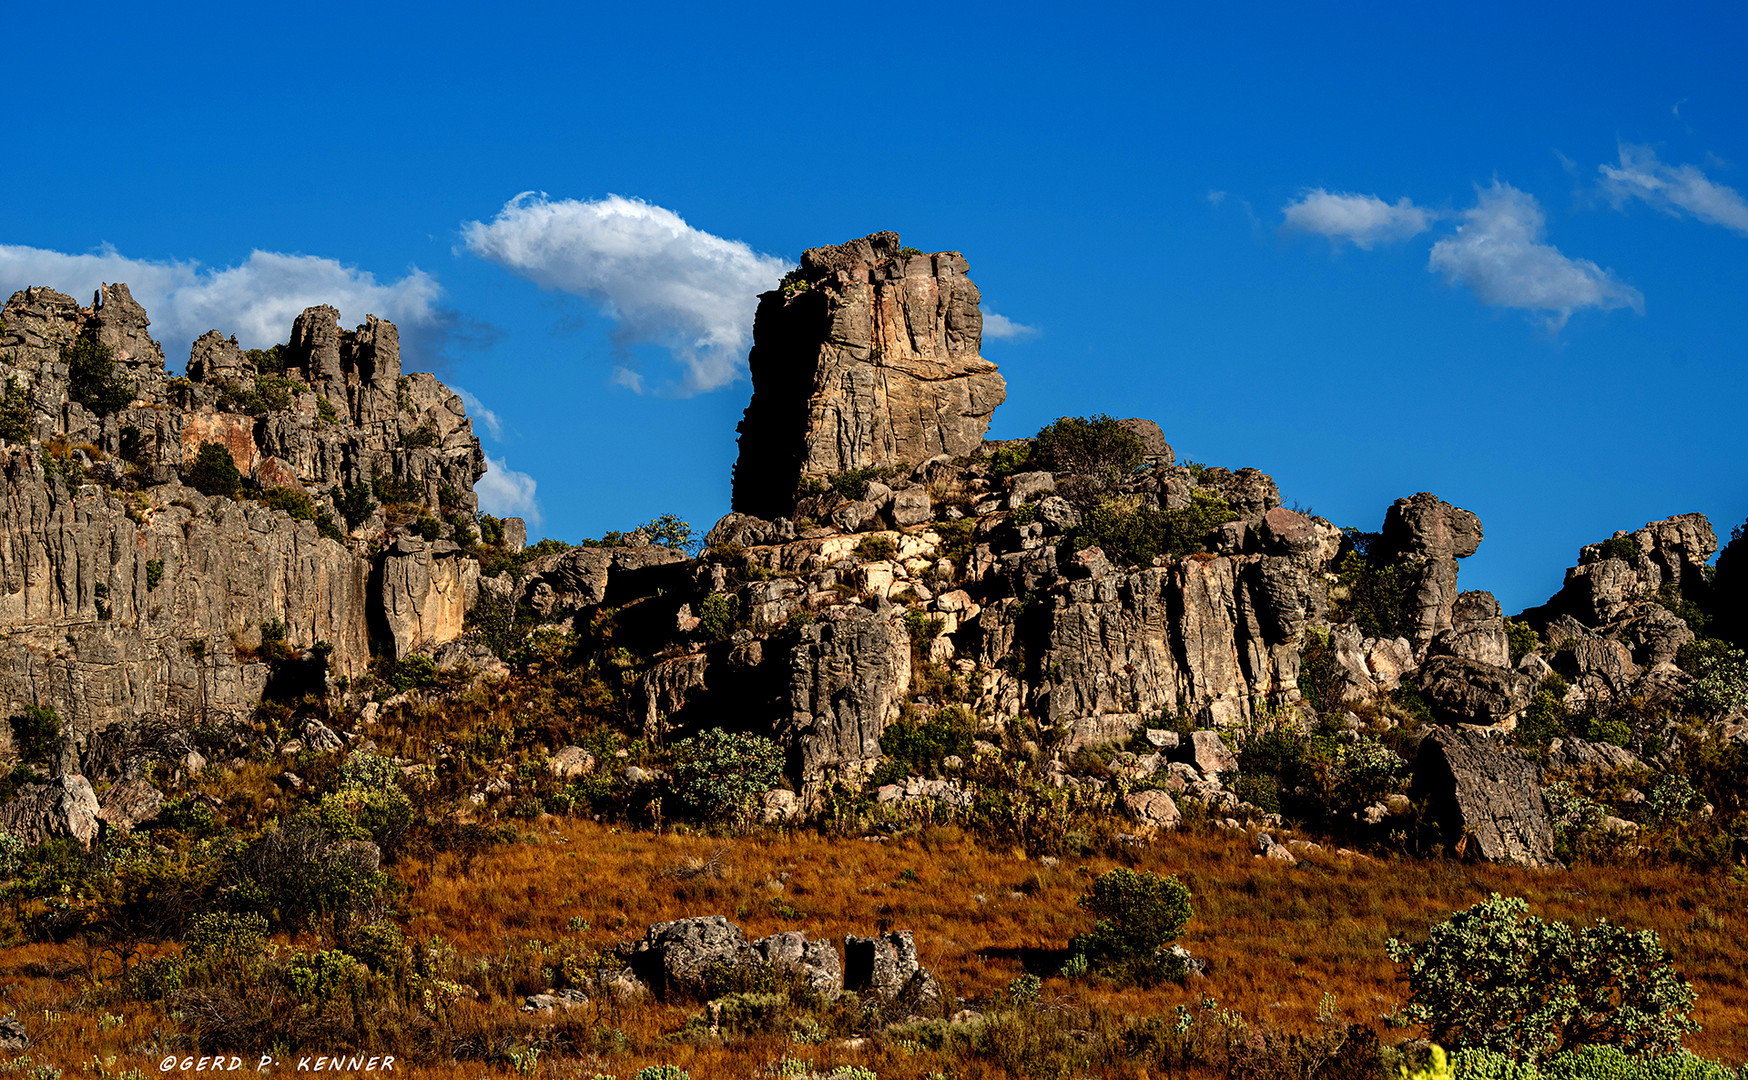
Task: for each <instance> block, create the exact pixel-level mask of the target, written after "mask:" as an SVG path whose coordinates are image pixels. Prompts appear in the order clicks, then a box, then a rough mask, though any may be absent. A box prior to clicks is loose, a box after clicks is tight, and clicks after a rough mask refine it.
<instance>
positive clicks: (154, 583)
mask: <svg viewBox="0 0 1748 1080" xmlns="http://www.w3.org/2000/svg"><path fill="white" fill-rule="evenodd" d="M163 580H164V560H163V559H147V560H146V591H147V592H151V591H153V590H155V589H156V588H157V587H158V583H159V582H161V581H163Z"/></svg>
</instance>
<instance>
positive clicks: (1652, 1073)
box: [1416, 1046, 1743, 1080]
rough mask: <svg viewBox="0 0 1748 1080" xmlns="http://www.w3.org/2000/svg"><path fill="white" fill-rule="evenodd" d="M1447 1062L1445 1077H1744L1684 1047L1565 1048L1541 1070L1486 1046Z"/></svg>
mask: <svg viewBox="0 0 1748 1080" xmlns="http://www.w3.org/2000/svg"><path fill="white" fill-rule="evenodd" d="M1435 1049H1436V1047H1435ZM1451 1065H1452V1067H1453V1069H1454V1073H1453V1072H1447V1073H1446V1074H1445V1075H1446V1076H1447V1077H1449V1076H1452V1075H1454V1076H1455V1080H1743V1078H1742V1077H1741V1075H1740V1074H1739V1073H1738V1072H1737V1071H1736V1070H1734V1069H1731V1068H1729V1067H1728V1066H1725V1065H1719V1064H1717V1063H1716V1062H1712V1061H1707V1060H1705V1059H1704V1058H1701V1057H1696V1056H1694V1055H1693V1054H1690V1053H1688V1052H1687V1051H1685V1050H1682V1051H1677V1052H1675V1053H1673V1054H1646V1055H1643V1056H1641V1057H1629V1056H1628V1055H1626V1054H1623V1053H1622V1052H1620V1051H1619V1050H1616V1049H1615V1048H1613V1047H1611V1046H1587V1047H1583V1048H1582V1049H1578V1050H1568V1051H1566V1052H1565V1053H1562V1054H1557V1055H1555V1056H1554V1057H1552V1058H1550V1059H1549V1060H1548V1061H1547V1062H1545V1063H1544V1064H1543V1065H1542V1066H1541V1067H1540V1068H1537V1067H1536V1066H1535V1065H1530V1064H1525V1063H1522V1062H1517V1061H1513V1060H1512V1059H1511V1058H1508V1057H1506V1056H1505V1055H1504V1054H1496V1053H1494V1052H1493V1051H1491V1050H1462V1051H1459V1052H1458V1053H1457V1054H1456V1055H1455V1056H1454V1057H1453V1058H1452V1059H1451ZM1416 1075H1419V1074H1416Z"/></svg>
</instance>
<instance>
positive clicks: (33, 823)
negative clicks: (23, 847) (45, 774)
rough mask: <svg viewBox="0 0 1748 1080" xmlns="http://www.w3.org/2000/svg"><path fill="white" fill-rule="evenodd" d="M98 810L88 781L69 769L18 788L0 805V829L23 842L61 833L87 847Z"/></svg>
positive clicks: (36, 842)
mask: <svg viewBox="0 0 1748 1080" xmlns="http://www.w3.org/2000/svg"><path fill="white" fill-rule="evenodd" d="M100 812H101V809H100V807H99V806H98V805H97V794H96V792H94V791H92V790H91V781H89V780H87V779H85V778H84V777H83V776H80V775H78V774H77V773H69V774H66V775H62V776H57V777H55V778H54V779H52V780H49V781H47V782H46V783H41V784H26V785H24V787H22V788H20V789H19V792H18V795H17V797H15V798H14V799H13V800H12V801H11V802H8V803H6V804H5V805H3V806H0V830H4V831H6V832H9V833H11V834H12V835H13V836H16V837H18V838H19V839H20V840H22V841H24V842H25V843H26V844H27V845H28V844H40V843H42V842H43V841H44V840H53V839H55V838H56V837H61V836H65V837H71V838H72V839H74V840H77V841H79V843H81V844H84V845H85V846H86V847H90V846H91V841H93V840H95V839H97V828H98V822H99V821H100V820H101V819H100V817H99V814H100Z"/></svg>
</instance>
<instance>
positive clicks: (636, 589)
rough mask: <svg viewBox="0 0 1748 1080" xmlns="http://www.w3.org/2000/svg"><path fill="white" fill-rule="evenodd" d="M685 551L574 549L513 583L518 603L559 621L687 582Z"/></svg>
mask: <svg viewBox="0 0 1748 1080" xmlns="http://www.w3.org/2000/svg"><path fill="white" fill-rule="evenodd" d="M685 562H686V555H685V553H684V552H680V551H675V550H674V549H673V548H668V547H659V546H654V545H648V544H644V545H637V546H625V547H576V548H568V549H566V550H564V551H559V552H555V553H553V554H551V555H543V556H541V557H540V558H538V559H535V560H534V561H532V562H530V563H529V564H528V565H527V566H525V567H523V568H522V573H521V576H520V577H518V578H517V579H516V592H517V595H518V597H519V599H520V600H521V602H523V603H526V604H528V605H529V606H531V607H532V608H533V609H534V610H535V611H536V612H537V613H538V614H539V615H540V617H541V618H543V619H546V620H547V621H549V622H561V621H563V620H564V619H567V618H570V617H572V616H574V615H577V614H579V613H581V612H582V611H584V610H585V609H587V608H592V607H596V606H598V605H601V604H609V605H611V604H618V603H624V602H625V601H627V600H631V599H636V598H639V597H644V596H654V595H656V594H657V592H658V591H660V590H663V589H674V588H680V587H684V585H685V584H686V583H687V582H688V580H689V575H688V573H687V570H686V567H685V566H684V565H683V564H684V563H685Z"/></svg>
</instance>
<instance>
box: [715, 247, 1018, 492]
mask: <svg viewBox="0 0 1748 1080" xmlns="http://www.w3.org/2000/svg"><path fill="white" fill-rule="evenodd" d="M966 270H967V268H966V262H965V258H964V256H962V255H960V254H959V253H958V252H956V251H946V252H939V253H936V254H934V255H925V254H923V253H921V252H919V251H915V250H914V249H910V248H901V247H900V246H899V242H898V234H897V233H891V232H881V233H874V234H873V235H871V236H867V237H864V238H863V239H860V240H852V241H850V242H849V243H847V244H839V245H837V246H835V247H821V248H811V249H809V250H807V251H805V252H803V253H802V255H801V266H800V269H798V270H797V271H796V272H795V273H794V274H792V275H790V277H789V278H786V279H785V280H784V283H783V285H782V286H780V287H779V288H777V289H775V290H773V291H771V292H768V293H765V294H763V295H762V296H760V297H759V308H758V312H757V314H756V316H755V318H754V323H753V350H752V354H751V355H750V356H749V358H748V365H749V367H750V368H751V370H752V376H753V399H752V402H751V403H750V404H749V405H748V406H747V411H746V416H745V418H744V419H743V420H742V421H741V423H740V429H739V430H740V459H739V461H737V462H736V464H735V473H734V508H735V509H736V510H738V511H741V512H743V513H749V514H757V515H760V516H763V517H777V516H779V515H782V514H786V513H787V512H788V511H789V508H790V507H792V506H793V505H794V497H795V493H796V487H797V484H798V483H799V482H801V481H802V480H805V479H809V478H826V477H831V476H835V475H837V474H839V473H843V472H848V471H850V470H852V469H861V468H867V467H870V466H882V465H896V464H899V463H905V464H910V465H914V464H917V463H918V462H922V461H926V460H928V459H929V458H932V457H935V456H937V455H940V454H945V455H947V456H949V457H955V456H960V455H964V454H969V453H972V452H973V451H975V450H977V449H978V448H979V446H980V445H981V443H982V439H983V434H984V432H985V431H987V430H988V429H989V417H990V414H991V413H993V412H994V411H995V407H996V406H997V405H1000V404H1001V403H1002V401H1003V399H1004V398H1005V397H1006V396H1007V388H1006V384H1005V383H1004V382H1003V381H1002V377H1001V376H1000V375H998V374H997V373H996V370H995V365H994V364H992V363H990V362H989V361H987V360H985V359H983V357H982V356H980V355H979V354H978V349H979V347H980V345H981V342H982V337H983V315H982V313H981V312H980V311H979V309H978V303H979V301H980V299H981V297H980V295H979V293H978V291H977V286H976V285H974V284H972V282H971V279H970V278H968V277H967V276H966Z"/></svg>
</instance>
